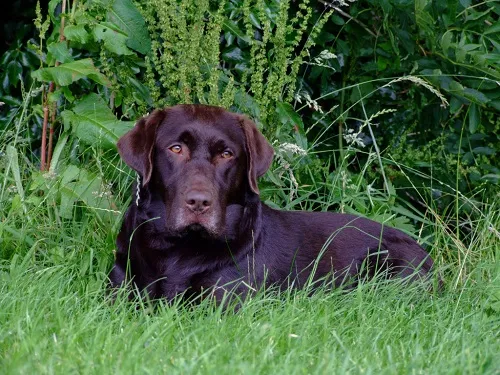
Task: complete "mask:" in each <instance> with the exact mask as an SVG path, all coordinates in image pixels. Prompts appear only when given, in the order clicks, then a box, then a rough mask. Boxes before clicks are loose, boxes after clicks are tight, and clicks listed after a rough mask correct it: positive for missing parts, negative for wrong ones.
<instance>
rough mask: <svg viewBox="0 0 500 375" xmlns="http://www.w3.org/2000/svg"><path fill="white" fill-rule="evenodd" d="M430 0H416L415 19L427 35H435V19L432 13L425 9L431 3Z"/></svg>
mask: <svg viewBox="0 0 500 375" xmlns="http://www.w3.org/2000/svg"><path fill="white" fill-rule="evenodd" d="M430 2H431V1H430V0H415V20H416V21H417V25H418V27H419V28H420V29H422V30H423V31H424V32H425V33H426V34H427V35H434V31H433V30H434V28H433V26H434V19H433V18H432V16H431V14H430V13H429V12H427V11H426V10H425V9H426V8H427V6H428V5H429V3H430Z"/></svg>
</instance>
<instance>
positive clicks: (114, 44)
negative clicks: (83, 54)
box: [94, 23, 133, 55]
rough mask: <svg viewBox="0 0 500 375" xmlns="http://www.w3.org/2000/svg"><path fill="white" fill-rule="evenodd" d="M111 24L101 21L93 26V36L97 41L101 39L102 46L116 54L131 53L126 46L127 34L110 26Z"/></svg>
mask: <svg viewBox="0 0 500 375" xmlns="http://www.w3.org/2000/svg"><path fill="white" fill-rule="evenodd" d="M111 26H112V25H110V24H106V23H102V24H99V25H95V26H94V36H95V39H96V40H97V41H99V42H100V41H102V42H103V43H104V47H105V48H106V49H107V50H108V51H111V52H113V53H116V54H117V55H132V54H133V52H132V51H131V50H130V49H128V47H127V40H128V37H127V35H125V34H123V33H122V32H121V31H120V30H117V29H116V28H112V27H111Z"/></svg>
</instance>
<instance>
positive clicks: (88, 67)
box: [31, 59, 108, 86]
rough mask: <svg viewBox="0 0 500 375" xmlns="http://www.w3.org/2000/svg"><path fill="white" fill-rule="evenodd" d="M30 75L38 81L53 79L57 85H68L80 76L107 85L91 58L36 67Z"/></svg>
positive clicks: (105, 79)
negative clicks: (51, 66) (41, 67)
mask: <svg viewBox="0 0 500 375" xmlns="http://www.w3.org/2000/svg"><path fill="white" fill-rule="evenodd" d="M31 75H32V77H33V78H36V79H38V80H39V81H44V82H51V81H54V82H55V83H56V85H58V86H68V85H70V84H72V83H73V82H75V81H78V80H79V79H82V78H88V79H91V80H92V81H94V82H97V83H99V84H101V85H104V86H107V85H108V80H107V78H106V77H105V76H104V75H103V74H102V73H101V72H99V70H98V69H97V68H96V67H95V66H94V63H93V62H92V60H91V59H83V60H78V61H74V62H70V63H66V64H61V65H59V66H57V67H53V68H43V69H38V70H36V71H34V72H33V73H31Z"/></svg>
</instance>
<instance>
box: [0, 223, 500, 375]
mask: <svg viewBox="0 0 500 375" xmlns="http://www.w3.org/2000/svg"><path fill="white" fill-rule="evenodd" d="M72 230H73V231H75V232H76V229H72ZM80 230H81V231H83V232H80V235H81V236H83V237H81V238H87V239H88V241H87V242H85V241H82V240H81V239H80V240H73V243H70V239H69V237H66V234H65V233H64V232H61V233H59V235H60V237H61V238H62V241H63V244H64V245H66V246H67V248H71V250H70V251H67V252H63V251H57V250H54V251H46V252H40V253H37V251H39V250H38V249H39V248H38V247H37V244H36V243H34V244H33V246H32V247H31V250H29V251H28V252H27V253H26V255H24V256H22V257H21V256H14V258H13V259H12V260H11V261H9V262H4V263H3V264H2V269H1V274H0V283H1V284H0V289H1V290H0V369H1V370H0V372H1V373H4V374H35V373H36V374H45V373H49V374H50V373H55V374H63V373H64V374H66V373H79V374H86V373H90V374H95V373H102V374H112V373H116V374H143V373H150V374H159V373H168V374H173V373H179V374H191V373H199V374H235V373H236V374H239V373H242V374H260V373H262V374H264V373H266V374H267V373H268V374H276V373H279V374H334V373H338V374H340V373H342V374H343V373H363V374H365V373H374V374H405V373H422V374H429V373H432V374H439V373H441V374H478V373H485V374H494V373H497V374H498V371H499V369H500V304H499V300H500V272H499V268H498V264H499V263H498V254H499V251H498V250H499V246H498V238H497V237H496V236H495V234H494V233H491V232H484V233H483V234H484V236H483V237H482V242H481V243H477V246H483V247H490V249H489V250H490V251H488V254H490V255H489V256H486V257H483V258H482V259H480V260H479V261H477V263H476V265H475V267H474V268H473V269H470V270H469V271H468V273H467V276H463V274H461V273H460V271H459V268H458V267H454V268H453V269H450V267H448V269H445V266H444V265H442V266H441V267H442V269H443V270H444V274H445V275H446V286H445V289H444V290H443V291H442V292H441V293H434V292H430V291H429V289H428V288H426V287H425V286H423V285H420V284H413V285H410V286H408V285H407V284H402V283H400V282H398V281H391V282H384V281H382V280H374V281H367V282H364V283H362V284H361V285H360V286H359V287H358V288H357V289H355V290H353V291H350V292H344V291H341V290H334V291H328V290H320V291H318V292H317V293H315V294H313V295H310V294H308V293H306V292H294V293H282V294H276V293H274V292H273V291H270V292H269V291H268V292H265V291H262V292H260V293H258V295H257V296H255V297H253V298H250V299H249V300H247V301H245V302H244V303H243V304H242V305H241V308H240V309H239V310H238V311H237V312H234V311H232V310H231V311H228V310H226V311H223V310H222V309H221V308H220V307H217V306H214V305H212V304H211V303H209V302H203V303H202V304H200V305H198V306H194V307H193V306H186V305H185V304H182V303H181V302H180V301H177V302H176V303H174V304H173V305H167V304H165V303H161V302H160V303H155V304H151V303H148V302H147V301H140V300H138V301H135V302H134V303H132V302H128V301H126V300H125V299H124V298H121V296H119V297H118V299H117V301H116V302H115V303H110V302H109V300H107V298H106V273H107V270H108V269H109V265H110V262H111V261H112V256H111V255H110V254H111V252H109V253H107V255H106V256H100V257H99V256H97V255H98V253H96V252H95V251H94V250H92V249H94V248H96V247H97V246H99V245H101V246H103V247H106V246H108V245H107V244H106V241H108V239H105V238H104V237H103V236H99V234H96V233H93V234H94V235H93V236H92V234H91V233H90V232H91V229H89V228H80ZM73 235H74V236H76V235H75V234H73ZM108 247H109V246H108ZM89 249H91V251H89ZM491 249H493V251H491ZM59 250H60V249H59ZM102 253H104V251H101V255H102ZM491 254H493V255H491Z"/></svg>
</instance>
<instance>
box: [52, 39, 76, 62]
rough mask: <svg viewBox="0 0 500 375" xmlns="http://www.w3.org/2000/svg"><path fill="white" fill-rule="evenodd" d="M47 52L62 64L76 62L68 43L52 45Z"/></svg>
mask: <svg viewBox="0 0 500 375" xmlns="http://www.w3.org/2000/svg"><path fill="white" fill-rule="evenodd" d="M47 50H48V51H49V52H50V54H51V55H52V57H54V59H56V60H57V61H59V62H61V63H63V64H64V63H69V62H72V61H74V59H73V56H71V52H70V51H69V49H68V43H67V42H57V43H51V44H49V45H48V46H47Z"/></svg>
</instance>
